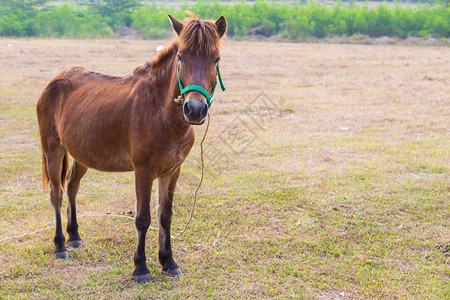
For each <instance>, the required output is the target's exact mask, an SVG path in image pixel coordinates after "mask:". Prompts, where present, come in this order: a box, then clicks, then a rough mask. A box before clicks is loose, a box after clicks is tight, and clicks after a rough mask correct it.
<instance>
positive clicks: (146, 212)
mask: <svg viewBox="0 0 450 300" xmlns="http://www.w3.org/2000/svg"><path fill="white" fill-rule="evenodd" d="M135 176H136V178H135V181H136V200H137V202H136V230H137V237H138V241H137V246H136V252H135V254H134V265H135V269H134V272H133V278H134V279H135V280H136V281H137V282H138V283H146V282H150V281H151V280H152V278H151V277H150V271H149V270H148V268H147V264H146V257H145V235H146V234H147V230H148V227H149V226H150V222H151V217H150V193H151V190H152V184H153V179H154V178H153V176H152V172H151V170H149V168H136V171H135Z"/></svg>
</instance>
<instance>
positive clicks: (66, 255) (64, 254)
mask: <svg viewBox="0 0 450 300" xmlns="http://www.w3.org/2000/svg"><path fill="white" fill-rule="evenodd" d="M55 257H56V258H58V259H64V260H67V259H69V253H67V251H63V252H55Z"/></svg>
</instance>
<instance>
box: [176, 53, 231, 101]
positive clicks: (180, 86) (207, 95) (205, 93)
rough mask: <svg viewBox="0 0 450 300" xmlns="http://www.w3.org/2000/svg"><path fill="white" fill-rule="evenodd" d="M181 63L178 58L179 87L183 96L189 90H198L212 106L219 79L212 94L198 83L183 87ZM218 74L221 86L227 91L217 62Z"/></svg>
mask: <svg viewBox="0 0 450 300" xmlns="http://www.w3.org/2000/svg"><path fill="white" fill-rule="evenodd" d="M179 63H180V59H178V66H177V77H178V87H179V88H180V91H181V96H183V94H185V93H187V92H189V91H197V92H199V93H201V94H202V95H203V96H205V98H206V101H207V102H208V106H209V107H211V104H212V100H211V99H212V97H213V96H214V92H215V91H216V86H217V79H216V81H215V82H214V88H213V90H212V93H211V95H210V94H209V93H208V91H207V90H206V89H205V88H204V87H202V86H199V85H196V84H191V85H188V86H187V87H185V88H183V85H182V84H181V79H180V67H179ZM216 76H218V77H219V82H220V88H221V89H222V91H225V85H224V84H223V82H222V76H220V70H219V63H217V66H216Z"/></svg>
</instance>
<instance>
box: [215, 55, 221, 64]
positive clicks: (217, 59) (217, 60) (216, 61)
mask: <svg viewBox="0 0 450 300" xmlns="http://www.w3.org/2000/svg"><path fill="white" fill-rule="evenodd" d="M219 60H220V57H218V58H216V60H215V61H214V64H215V65H217V64H218V63H219Z"/></svg>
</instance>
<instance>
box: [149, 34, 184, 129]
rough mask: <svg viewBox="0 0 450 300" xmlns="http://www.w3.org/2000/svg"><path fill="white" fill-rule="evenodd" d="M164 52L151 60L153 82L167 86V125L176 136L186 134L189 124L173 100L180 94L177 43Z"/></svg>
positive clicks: (176, 102)
mask: <svg viewBox="0 0 450 300" xmlns="http://www.w3.org/2000/svg"><path fill="white" fill-rule="evenodd" d="M162 51H164V52H162V53H158V55H157V56H156V57H155V59H153V60H152V62H151V63H150V64H151V68H152V74H153V75H154V76H155V83H156V85H158V86H166V87H167V92H168V93H167V95H166V97H164V98H165V104H164V106H165V115H166V119H167V120H166V121H167V125H168V127H169V128H170V129H171V130H172V131H173V132H174V133H175V134H176V135H178V136H180V137H182V136H184V135H186V134H187V133H188V132H189V130H190V127H191V126H190V125H189V124H188V123H186V121H185V120H184V115H183V109H182V106H181V105H180V103H179V101H175V99H178V97H179V96H180V89H179V87H178V85H177V53H178V44H177V42H176V41H173V42H172V43H171V44H170V45H169V46H168V47H167V48H166V49H164V50H162Z"/></svg>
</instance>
